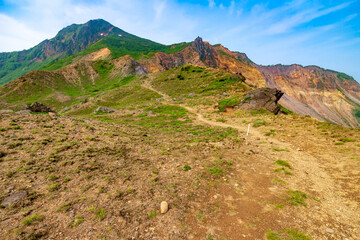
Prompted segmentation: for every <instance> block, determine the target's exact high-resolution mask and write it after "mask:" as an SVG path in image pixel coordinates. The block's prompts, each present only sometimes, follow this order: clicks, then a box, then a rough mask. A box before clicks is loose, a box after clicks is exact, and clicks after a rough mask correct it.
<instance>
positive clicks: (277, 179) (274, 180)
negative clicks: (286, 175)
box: [272, 178, 286, 184]
mask: <svg viewBox="0 0 360 240" xmlns="http://www.w3.org/2000/svg"><path fill="white" fill-rule="evenodd" d="M272 181H273V182H274V183H282V184H286V182H285V181H284V180H282V179H279V178H274V179H273V180H272Z"/></svg>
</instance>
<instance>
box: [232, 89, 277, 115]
mask: <svg viewBox="0 0 360 240" xmlns="http://www.w3.org/2000/svg"><path fill="white" fill-rule="evenodd" d="M283 94H284V93H283V92H282V91H280V90H278V89H276V88H258V89H255V90H253V91H250V92H248V93H247V94H246V95H245V96H244V98H243V100H242V101H241V103H240V104H239V105H238V108H239V109H243V110H259V109H260V108H265V109H266V110H268V111H270V112H272V113H274V114H278V113H279V112H280V107H279V106H278V105H277V103H278V101H279V100H280V98H281V97H282V95H283Z"/></svg>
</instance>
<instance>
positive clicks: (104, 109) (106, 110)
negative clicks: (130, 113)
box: [94, 107, 116, 113]
mask: <svg viewBox="0 0 360 240" xmlns="http://www.w3.org/2000/svg"><path fill="white" fill-rule="evenodd" d="M115 111H116V109H113V108H108V107H98V108H97V109H96V110H95V111H94V113H112V112H115Z"/></svg>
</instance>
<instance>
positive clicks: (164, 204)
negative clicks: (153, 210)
mask: <svg viewBox="0 0 360 240" xmlns="http://www.w3.org/2000/svg"><path fill="white" fill-rule="evenodd" d="M168 210H169V204H168V203H167V202H165V201H162V202H161V204H160V212H161V213H166V212H167V211H168Z"/></svg>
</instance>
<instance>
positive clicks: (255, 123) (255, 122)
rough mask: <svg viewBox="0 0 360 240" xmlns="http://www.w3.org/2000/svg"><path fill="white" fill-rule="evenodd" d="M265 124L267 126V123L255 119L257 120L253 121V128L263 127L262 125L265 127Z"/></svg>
mask: <svg viewBox="0 0 360 240" xmlns="http://www.w3.org/2000/svg"><path fill="white" fill-rule="evenodd" d="M266 124H267V122H266V121H265V120H262V119H259V118H257V119H255V121H254V124H253V127H254V128H258V127H261V126H264V125H266Z"/></svg>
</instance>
